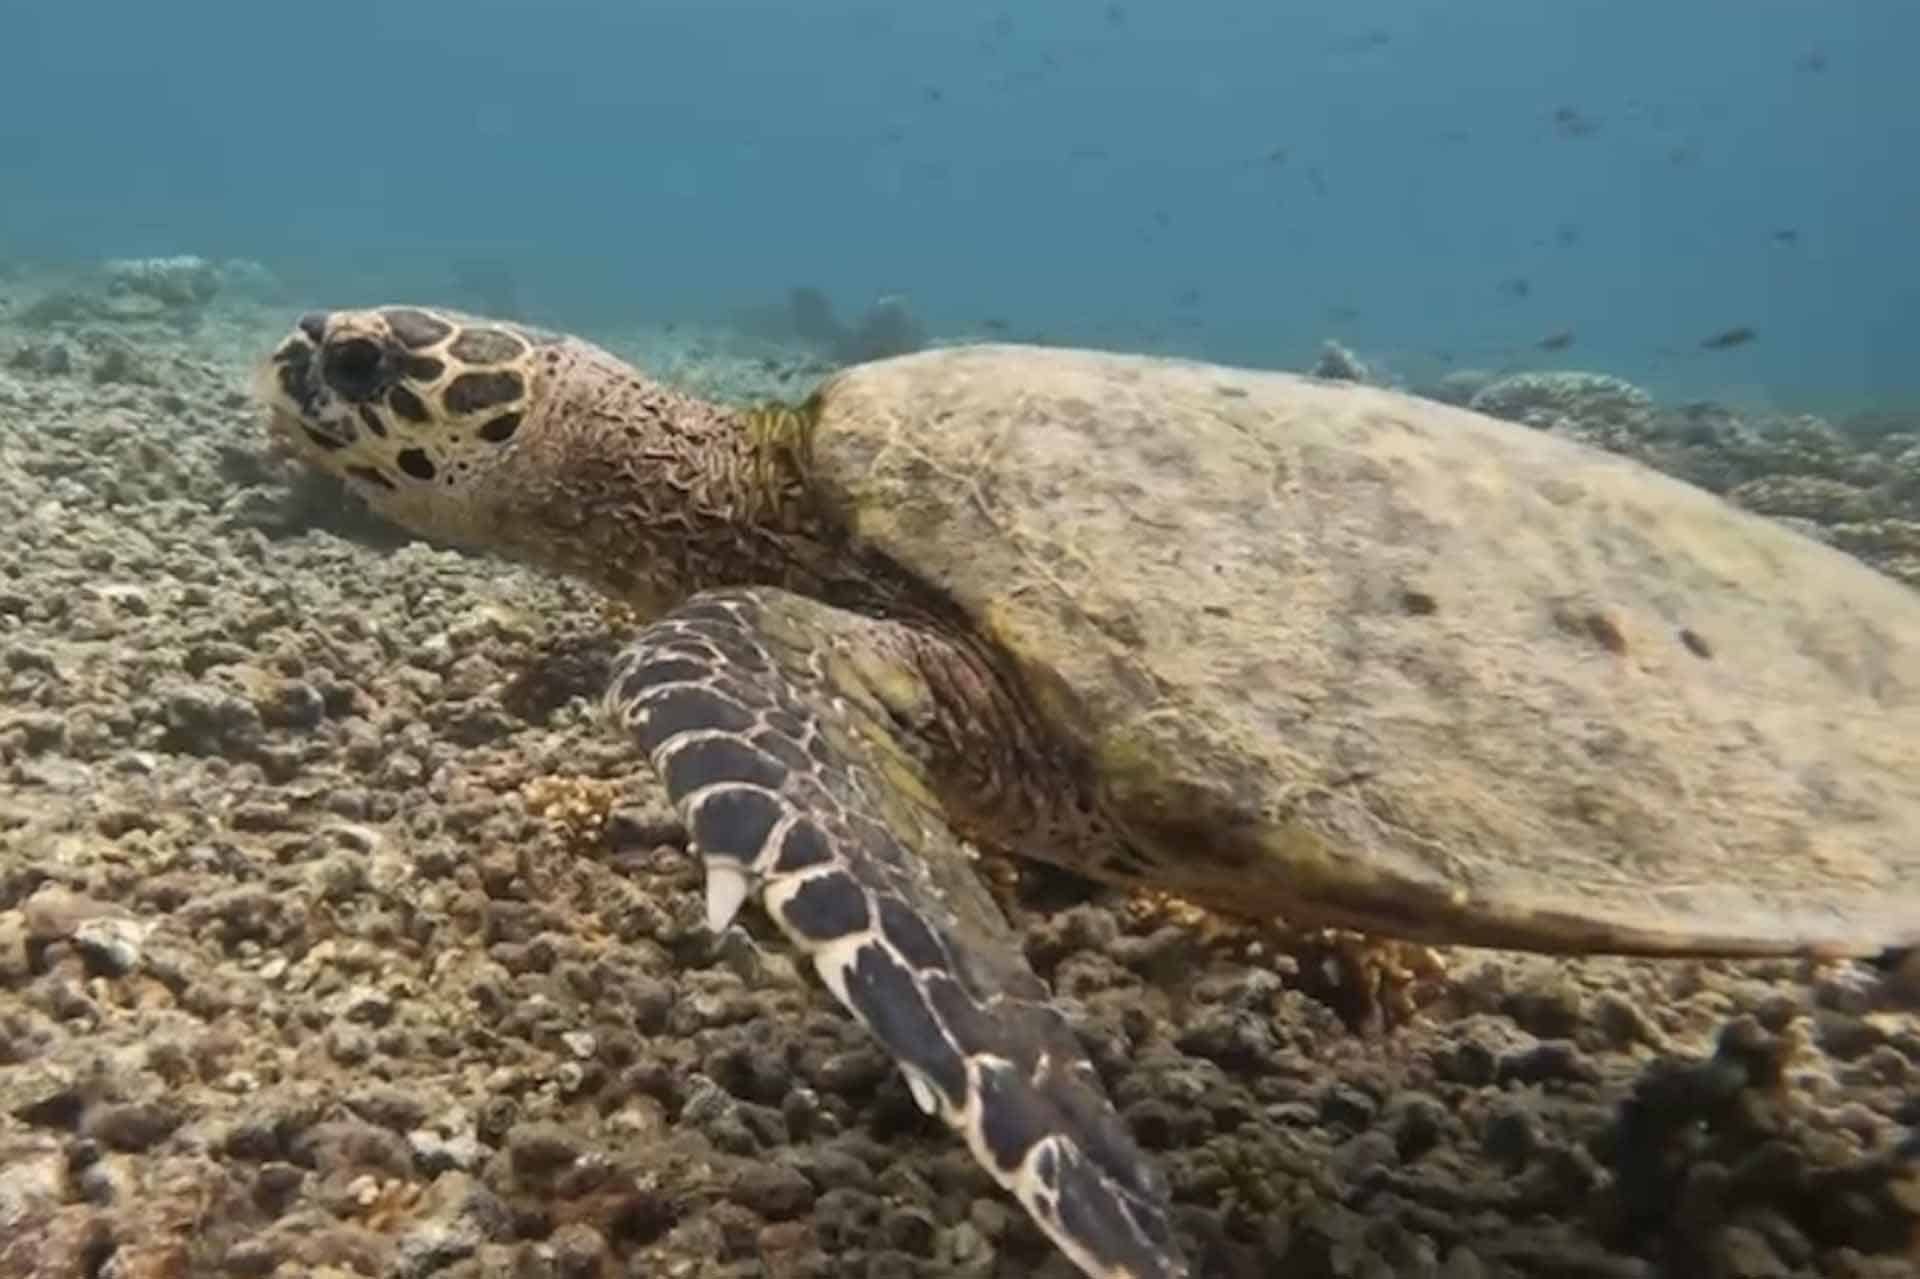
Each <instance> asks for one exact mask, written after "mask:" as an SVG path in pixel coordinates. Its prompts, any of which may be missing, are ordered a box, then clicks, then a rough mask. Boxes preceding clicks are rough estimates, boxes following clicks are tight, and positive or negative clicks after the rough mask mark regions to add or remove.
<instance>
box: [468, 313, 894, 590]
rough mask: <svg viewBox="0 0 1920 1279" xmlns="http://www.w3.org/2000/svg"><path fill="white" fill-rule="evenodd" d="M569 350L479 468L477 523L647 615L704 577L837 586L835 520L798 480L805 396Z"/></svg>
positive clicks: (704, 583) (839, 564)
mask: <svg viewBox="0 0 1920 1279" xmlns="http://www.w3.org/2000/svg"><path fill="white" fill-rule="evenodd" d="M569 354H570V355H571V356H572V361H571V363H570V364H568V365H563V366H562V367H560V368H558V369H555V370H553V371H552V372H551V373H549V374H548V375H547V376H549V377H551V378H553V381H552V382H551V383H550V384H549V386H548V388H547V389H546V393H545V395H544V396H543V399H542V408H541V409H540V410H539V411H538V413H537V414H536V415H535V416H534V419H533V420H530V421H529V422H528V423H527V426H526V428H525V429H523V432H522V438H521V439H519V440H517V441H516V442H515V445H514V447H513V456H512V457H511V458H510V459H507V458H503V459H502V462H503V463H504V464H503V465H502V466H500V467H498V468H497V469H496V470H495V471H494V472H493V474H492V475H490V476H489V477H487V480H485V481H483V483H484V484H486V485H487V487H489V488H493V489H494V497H495V499H496V501H495V502H494V503H491V504H489V505H491V506H492V507H493V509H494V512H495V515H496V518H495V519H493V520H492V521H490V523H491V527H490V528H488V529H486V530H484V532H485V535H486V536H487V537H489V538H490V539H499V540H500V541H501V542H502V543H504V547H503V549H507V550H509V551H510V552H511V553H513V554H515V555H516V556H517V557H519V558H521V559H523V560H527V561H529V562H532V563H535V564H537V565H539V566H541V567H545V568H551V569H556V570H558V571H560V572H563V573H566V574H568V575H570V576H574V577H578V578H582V579H584V580H586V581H589V582H591V583H593V584H594V585H596V586H598V587H600V588H601V589H603V590H605V591H607V592H608V593H609V594H611V595H613V596H614V597H616V598H618V599H620V600H622V601H625V602H627V603H629V604H631V605H633V606H634V607H635V608H636V609H638V610H640V611H641V612H642V613H643V614H645V615H648V616H657V615H658V614H660V613H662V612H664V611H666V610H667V609H669V608H671V607H672V606H673V605H675V604H677V603H678V602H680V601H681V600H683V599H685V598H686V597H687V596H689V595H691V594H693V593H695V592H696V591H700V590H704V589H707V588H709V587H716V586H749V585H769V586H781V587H785V588H787V589H790V590H794V591H799V592H801V593H804V594H807V595H812V596H816V597H821V598H827V599H833V598H835V597H836V596H842V595H844V594H845V593H846V583H848V582H849V581H853V580H856V579H853V578H852V577H851V573H852V570H851V566H850V565H848V564H847V563H846V562H845V561H846V559H847V556H846V553H845V552H844V550H843V549H841V545H842V541H843V539H842V537H841V534H840V531H839V529H838V528H837V527H836V526H835V525H834V524H833V523H832V522H831V521H829V520H828V519H826V518H824V517H823V515H822V514H821V513H820V512H819V511H818V510H817V509H816V508H815V506H814V504H813V503H812V501H811V500H810V498H809V494H808V490H807V485H806V479H805V467H806V456H807V443H808V435H809V429H810V419H809V417H808V416H807V413H806V411H805V410H803V409H792V408H785V407H777V406H776V407H767V408H758V409H739V408H729V407H725V406H721V405H717V404H711V403H708V402H706V401H703V400H699V399H695V398H693V397H691V396H687V395H683V394H681V393H679V392H677V391H674V390H671V389H669V388H667V387H665V386H662V385H661V384H659V383H657V382H654V381H652V380H651V379H648V378H645V377H643V376H642V375H640V374H639V373H637V372H636V371H634V370H632V369H630V368H628V367H627V366H625V365H623V364H619V363H618V362H616V361H613V360H612V357H610V356H606V355H604V354H603V353H601V352H598V351H595V350H591V349H579V348H576V350H575V351H573V352H570V353H569ZM584 365H592V366H594V367H590V368H588V367H582V366H584ZM506 476H511V483H510V487H507V486H505V482H504V480H503V477H506ZM856 593H857V588H856Z"/></svg>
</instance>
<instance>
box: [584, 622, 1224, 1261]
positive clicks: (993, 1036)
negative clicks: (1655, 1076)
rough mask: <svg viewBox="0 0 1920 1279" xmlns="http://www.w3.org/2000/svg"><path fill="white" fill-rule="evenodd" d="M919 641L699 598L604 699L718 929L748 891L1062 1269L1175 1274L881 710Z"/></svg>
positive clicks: (1109, 1125) (1031, 983) (1113, 1132)
mask: <svg viewBox="0 0 1920 1279" xmlns="http://www.w3.org/2000/svg"><path fill="white" fill-rule="evenodd" d="M926 642H927V637H926V636H924V635H919V634H917V633H915V632H913V631H912V630H911V629H910V628H909V627H907V626H905V625H904V624H902V623H898V622H890V621H881V620H876V619H872V618H867V617H863V616H860V615H858V614H854V613H849V612H844V611H841V610H838V609H835V608H832V607H829V606H827V605H824V604H821V603H818V602H817V601H814V600H810V599H806V598H803V597H801V596H797V595H792V594H789V593H787V592H784V591H778V590H770V589H769V590H727V591H713V592H708V593H706V594H702V595H698V596H695V597H694V598H693V599H691V600H690V601H688V602H687V603H686V604H685V605H683V606H682V607H681V608H679V609H677V610H676V611H674V612H673V613H672V614H670V615H668V616H667V617H665V618H663V619H661V620H660V621H658V622H655V623H653V624H652V625H650V626H648V627H646V628H645V629H644V630H643V631H642V632H641V633H640V636H639V638H638V640H637V641H636V642H635V643H634V644H633V645H632V646H631V647H629V648H628V649H627V650H626V651H625V652H624V653H623V654H622V655H621V657H620V660H619V661H618V663H617V664H616V667H615V672H614V678H613V681H612V686H611V689H610V691H609V693H608V702H609V707H610V709H611V711H612V712H613V714H614V715H616V716H617V717H618V718H619V719H620V720H621V722H623V723H624V724H625V725H626V726H627V727H628V728H629V729H630V730H631V731H632V732H633V733H634V735H635V736H636V737H637V739H638V740H639V743H640V745H641V746H642V747H643V748H644V749H645V750H646V752H647V755H648V758H649V759H650V760H651V761H652V763H653V766H654V768H655V769H656V770H657V771H658V772H659V774H660V777H661V778H662V780H663V781H664V783H665V785H666V789H667V793H668V794H669V796H671V798H672V800H673V803H674V806H675V807H676V808H677V809H678V810H679V812H680V814H681V816H682V818H683V819H684V820H685V822H686V825H687V829H688V831H689V833H690V835H691V837H692V843H693V847H694V849H695V851H696V852H697V853H698V854H699V856H700V857H701V858H702V859H703V861H704V863H705V866H706V871H707V916H708V922H709V924H711V925H712V926H713V927H715V928H724V927H725V926H726V925H727V924H728V923H729V922H730V921H731V920H732V918H733V916H734V914H735V913H736V912H737V911H738V909H739V907H740V905H741V903H742V902H743V901H744V900H745V899H746V898H747V897H748V896H749V895H751V894H752V893H753V892H755V891H757V892H758V893H759V895H760V899H761V900H762V901H763V902H764V903H765V905H766V908H767V910H768V911H769V913H771V914H772V916H773V917H774V919H775V920H776V921H777V922H778V923H779V925H780V927H781V929H782V931H784V932H785V933H786V935H787V936H788V937H789V938H791V939H792V940H793V942H794V943H795V944H796V945H798V946H799V947H800V948H801V949H802V950H804V951H805V952H806V953H807V954H808V955H810V956H811V957H812V959H813V963H814V967H815V968H816V969H817V970H818V972H819V974H820V976H821V978H822V980H823V981H824V982H825V983H826V985H827V987H828V989H829V990H831V991H832V992H833V993H834V995H835V996H836V997H837V998H838V999H839V1000H840V1002H841V1003H843V1004H845V1005H846V1006H847V1008H848V1009H849V1010H850V1011H851V1012H852V1013H853V1014H854V1016H855V1017H857V1018H858V1019H859V1020H860V1021H861V1022H862V1023H863V1024H864V1025H865V1026H866V1027H867V1028H868V1029H869V1030H871V1031H872V1032H873V1033H874V1034H875V1035H876V1036H878V1038H879V1039H880V1042H881V1043H882V1044H884V1045H885V1047H886V1049H887V1051H888V1052H889V1053H891V1054H892V1055H893V1058H894V1060H895V1061H896V1062H898V1063H899V1066H900V1069H901V1070H902V1072H903V1073H904V1074H905V1076H906V1078H907V1082H908V1085H909V1087H910V1089H911V1091H912V1093H913V1096H914V1099H915V1101H917V1102H918V1103H919V1104H920V1106H921V1108H922V1109H924V1110H926V1111H928V1112H929V1113H938V1114H939V1115H940V1116H941V1117H942V1118H943V1119H945V1120H946V1121H947V1122H948V1123H949V1124H950V1125H951V1126H953V1127H954V1128H955V1129H957V1130H958V1131H959V1132H960V1133H961V1134H962V1135H963V1136H964V1137H965V1139H966V1141H967V1144H968V1146H969V1147H970V1148H971V1149H972V1151H973V1153H974V1156H975V1158H977V1159H978V1160H979V1161H980V1163H981V1164H982V1166H984V1167H985V1168H986V1170H987V1171H988V1172H989V1173H990V1174H992V1176H993V1178H994V1180H995V1181H997V1182H998V1183H999V1184H1000V1185H1001V1186H1003V1187H1005V1188H1006V1189H1007V1190H1008V1191H1010V1192H1011V1193H1012V1194H1013V1195H1014V1196H1015V1198H1017V1199H1018V1200H1019V1201H1020V1203H1021V1205H1022V1206H1023V1207H1025V1208H1026V1210H1027V1211H1028V1212H1029V1213H1030V1214H1032V1216H1033V1218H1034V1220H1035V1221H1036V1222H1037V1223H1038V1224H1039V1226H1040V1228H1041V1229H1042V1230H1044V1231H1045V1232H1046V1234H1047V1235H1048V1236H1049V1237H1050V1238H1051V1239H1052V1240H1053V1241H1054V1242H1055V1243H1056V1244H1057V1245H1058V1246H1059V1247H1060V1248H1061V1250H1062V1251H1064V1252H1065V1253H1067V1255H1068V1256H1070V1257H1071V1258H1072V1259H1073V1260H1074V1262H1075V1263H1077V1264H1078V1265H1079V1266H1080V1268H1081V1269H1082V1270H1084V1271H1085V1272H1086V1273H1088V1274H1089V1275H1096V1276H1102V1277H1103V1279H1176V1277H1177V1276H1182V1275H1184V1274H1186V1273H1187V1268H1186V1264H1185V1262H1184V1261H1182V1260H1181V1258H1180V1255H1179V1251H1178V1249H1177V1247H1176V1245H1175V1244H1174V1241H1173V1236H1172V1231H1171V1228H1170V1225H1169V1221H1168V1193H1167V1187H1166V1183H1165V1181H1164V1180H1163V1179H1162V1177H1161V1176H1160V1174H1159V1173H1158V1172H1157V1170H1155V1169H1154V1168H1153V1166H1152V1165H1151V1164H1150V1163H1149V1162H1148V1160H1147V1158H1146V1156H1145V1155H1144V1154H1142V1153H1141V1151H1140V1150H1139V1149H1138V1148H1137V1147H1136V1146H1135V1145H1134V1143H1133V1141H1132V1139H1131V1138H1130V1137H1129V1136H1128V1134H1127V1131H1126V1128H1125V1126H1124V1124H1123V1123H1122V1122H1121V1119H1120V1117H1119V1115H1118V1114H1117V1113H1115V1111H1114V1109H1113V1106H1112V1104H1111V1103H1110V1102H1109V1101H1108V1100H1107V1097H1106V1094H1105V1092H1104V1090H1103V1089H1102V1087H1101V1085H1100V1082H1099V1079H1098V1076H1097V1075H1096V1074H1095V1072H1094V1069H1093V1065H1092V1063H1091V1062H1090V1061H1088V1059H1087V1057H1086V1054H1085V1052H1084V1051H1083V1050H1082V1049H1081V1047H1080V1045H1079V1043H1078V1041H1077V1040H1076V1039H1075V1038H1074V1035H1073V1033H1072V1031H1071V1029H1070V1028H1069V1027H1068V1026H1067V1024H1066V1021H1065V1019H1064V1018H1063V1017H1062V1016H1061V1014H1060V1013H1059V1011H1058V1010H1057V1009H1055V1008H1053V1007H1051V1006H1050V1005H1049V1003H1048V1002H1047V1001H1048V998H1049V997H1048V993H1047V990H1046V987H1045V986H1044V985H1043V984H1042V983H1041V981H1040V979H1039V978H1038V977H1036V976H1035V975H1034V973H1033V972H1032V970H1031V969H1029V968H1028V967H1027V966H1026V963H1025V961H1024V959H1023V958H1022V956H1021V952H1020V946H1019V941H1018V939H1017V938H1016V937H1015V936H1014V935H1013V933H1012V931H1011V930H1010V929H1009V928H1008V926H1007V924H1006V922H1005V920H1004V919H1003V918H1002V917H1001V916H1000V913H999V911H998V909H997V908H996V907H995V905H994V903H993V901H992V899H991V898H990V897H988V896H987V895H986V892H985V890H984V888H983V887H982V886H981V884H980V883H979V881H978V880H977V878H976V877H975V876H974V874H973V872H972V870H971V868H970V866H969V864H968V858H967V854H966V850H965V848H964V847H963V846H962V844H961V842H960V840H959V838H958V837H957V836H956V835H955V834H954V832H953V831H952V829H951V828H950V827H949V825H948V824H947V821H946V819H945V817H944V815H943V814H942V812H941V810H940V807H939V804H938V801H937V800H936V799H935V798H934V797H933V794H932V792H931V791H930V790H929V788H928V786H927V784H926V779H925V776H924V772H923V770H922V768H921V766H920V764H919V762H918V755H919V752H918V751H917V749H916V744H915V742H914V740H913V736H912V733H911V731H910V729H907V728H905V727H903V725H904V724H905V723H907V722H909V721H910V720H911V716H910V715H905V716H903V714H902V710H903V708H911V707H912V705H913V704H914V702H915V700H916V698H920V699H924V698H926V697H929V696H931V693H930V691H929V690H928V689H927V688H926V686H925V684H924V682H923V681H921V679H920V677H919V674H918V671H917V669H916V667H915V665H914V663H913V661H912V659H911V656H910V654H911V653H912V652H913V651H914V648H915V645H916V644H918V645H921V646H924V644H925V643H926Z"/></svg>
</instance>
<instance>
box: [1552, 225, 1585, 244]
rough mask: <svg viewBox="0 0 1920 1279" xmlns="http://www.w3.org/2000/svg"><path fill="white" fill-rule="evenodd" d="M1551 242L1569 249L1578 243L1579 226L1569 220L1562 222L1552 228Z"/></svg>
mask: <svg viewBox="0 0 1920 1279" xmlns="http://www.w3.org/2000/svg"><path fill="white" fill-rule="evenodd" d="M1553 242H1554V243H1555V244H1557V245H1559V246H1560V247H1561V248H1563V249H1571V248H1572V247H1573V246H1574V245H1576V244H1578V243H1580V228H1579V227H1577V226H1575V225H1574V224H1573V223H1571V222H1562V223H1561V224H1560V225H1559V226H1557V227H1555V228H1554V229H1553Z"/></svg>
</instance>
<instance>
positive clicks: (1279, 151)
mask: <svg viewBox="0 0 1920 1279" xmlns="http://www.w3.org/2000/svg"><path fill="white" fill-rule="evenodd" d="M1286 162H1287V149H1286V148H1285V147H1275V148H1274V149H1273V150H1271V151H1269V152H1267V163H1268V164H1285V163H1286Z"/></svg>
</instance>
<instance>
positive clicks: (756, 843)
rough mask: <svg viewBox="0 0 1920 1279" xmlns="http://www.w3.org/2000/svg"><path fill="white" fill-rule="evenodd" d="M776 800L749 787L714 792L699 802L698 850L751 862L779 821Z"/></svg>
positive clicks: (765, 843) (777, 801)
mask: <svg viewBox="0 0 1920 1279" xmlns="http://www.w3.org/2000/svg"><path fill="white" fill-rule="evenodd" d="M780 817H781V811H780V801H779V800H777V799H775V798H774V797H773V796H772V795H769V794H767V792H765V791H763V790H759V789H757V788H755V787H751V786H734V787H731V788H729V789H727V790H723V791H716V792H714V793H713V794H711V795H708V796H707V797H706V798H705V799H704V800H702V801H701V802H700V851H701V852H702V853H704V854H706V855H707V856H708V857H731V858H733V859H734V860H735V861H740V862H747V863H751V862H752V861H753V860H754V859H755V858H756V857H758V856H759V855H760V853H761V850H762V849H764V848H765V847H766V846H767V836H769V835H770V834H772V833H773V827H774V824H775V823H777V822H778V821H779V820H780Z"/></svg>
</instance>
